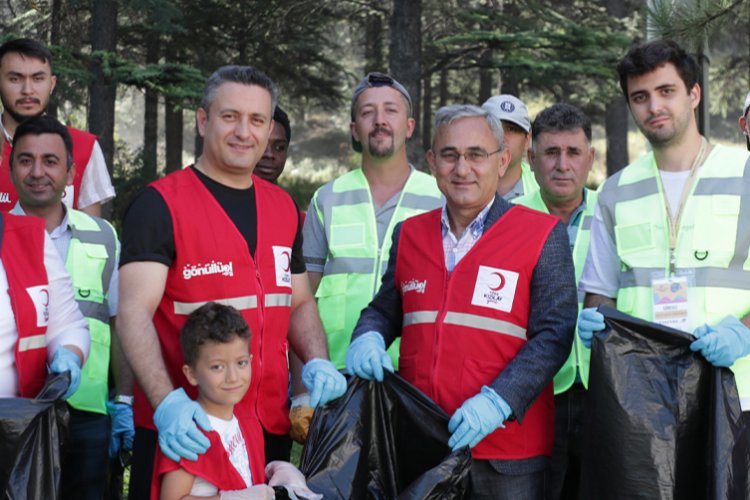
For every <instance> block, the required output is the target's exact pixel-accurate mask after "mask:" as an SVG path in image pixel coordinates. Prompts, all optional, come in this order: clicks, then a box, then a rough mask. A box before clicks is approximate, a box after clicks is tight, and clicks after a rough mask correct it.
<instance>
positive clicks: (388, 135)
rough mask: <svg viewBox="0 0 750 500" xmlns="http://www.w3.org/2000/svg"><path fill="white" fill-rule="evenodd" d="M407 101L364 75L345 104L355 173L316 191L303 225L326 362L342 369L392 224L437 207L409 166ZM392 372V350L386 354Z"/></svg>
mask: <svg viewBox="0 0 750 500" xmlns="http://www.w3.org/2000/svg"><path fill="white" fill-rule="evenodd" d="M411 116H412V101H411V96H410V95H409V92H408V91H407V90H406V88H405V87H404V86H403V85H401V84H400V83H399V82H398V81H396V80H395V79H393V78H392V77H391V76H389V75H386V74H384V73H378V72H373V73H369V74H368V75H367V76H365V77H364V78H363V79H362V80H361V81H360V82H359V84H358V85H357V87H356V88H355V89H354V94H353V95H352V102H351V134H352V147H353V148H354V150H355V151H357V152H359V153H362V164H361V168H357V169H354V170H352V171H351V172H348V173H346V174H344V175H342V176H341V177H339V178H337V179H335V180H333V181H332V182H329V183H328V184H326V185H325V186H323V187H321V188H320V189H318V191H317V192H316V193H315V195H314V196H313V199H312V201H311V202H310V208H309V210H308V211H307V218H306V219H305V226H304V231H303V235H304V242H303V253H304V256H305V264H306V265H307V271H308V274H309V276H310V283H311V286H312V288H313V290H314V291H315V292H316V293H315V297H316V299H317V301H318V310H319V311H320V319H321V320H322V322H323V328H324V329H325V331H326V336H327V337H328V348H329V350H330V356H331V361H333V363H335V364H336V366H337V367H338V368H343V367H344V356H345V354H346V349H347V347H348V346H349V342H350V340H351V335H352V330H353V329H354V325H355V323H356V322H357V319H358V318H359V314H360V312H361V311H362V309H364V308H365V306H367V304H368V303H369V302H370V300H371V299H372V297H373V296H374V295H375V292H377V290H378V288H379V287H380V279H381V277H382V276H383V273H384V272H385V269H386V267H387V265H388V255H389V249H390V246H391V235H392V233H393V228H394V227H395V226H396V224H397V223H399V222H401V221H402V220H404V219H406V218H407V217H410V216H412V215H415V214H419V213H422V212H426V211H428V210H432V209H434V208H436V207H439V206H440V204H441V195H440V191H439V190H438V188H437V185H436V183H435V179H434V178H432V177H431V176H429V175H427V174H425V173H422V172H419V171H418V170H416V169H415V168H414V167H413V166H411V165H409V160H408V158H407V154H406V142H407V140H408V139H409V138H410V137H411V135H412V133H414V126H415V121H414V119H413V118H412V117H411ZM390 354H391V361H392V363H393V365H394V367H396V368H398V346H394V348H393V349H391V351H390Z"/></svg>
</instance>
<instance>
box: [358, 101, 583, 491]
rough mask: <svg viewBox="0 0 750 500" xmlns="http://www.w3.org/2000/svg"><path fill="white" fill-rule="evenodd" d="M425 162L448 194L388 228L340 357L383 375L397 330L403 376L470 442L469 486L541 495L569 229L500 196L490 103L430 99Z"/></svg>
mask: <svg viewBox="0 0 750 500" xmlns="http://www.w3.org/2000/svg"><path fill="white" fill-rule="evenodd" d="M427 160H428V162H429V164H430V169H431V171H432V173H433V175H434V176H435V177H436V178H437V183H438V186H439V188H440V190H441V192H442V193H443V195H444V196H445V204H444V205H443V207H442V208H438V209H436V210H432V211H430V212H428V213H425V214H421V215H417V216H414V217H412V218H410V219H407V220H406V221H404V222H403V223H401V224H400V225H399V226H397V227H396V230H395V231H394V234H393V244H392V245H391V249H390V252H391V255H390V259H389V261H388V269H387V270H386V273H385V276H384V277H383V284H382V286H381V287H380V290H379V291H378V293H377V295H376V296H375V298H374V299H373V301H372V302H371V303H370V305H369V306H368V307H367V309H365V310H364V311H363V312H362V315H361V317H360V319H359V322H358V323H357V325H356V327H355V329H354V334H353V335H352V343H351V346H350V347H349V350H348V352H347V355H346V367H347V369H348V370H349V372H350V373H353V374H355V375H357V376H360V377H362V378H366V379H370V380H378V381H382V380H383V372H384V370H389V371H392V367H391V362H390V358H389V357H388V355H387V353H386V350H385V349H386V347H388V346H389V345H391V344H392V343H393V341H394V340H395V339H396V338H398V337H401V338H402V339H401V348H400V355H401V357H400V365H401V367H400V370H401V371H400V375H401V376H402V377H404V378H405V379H406V380H407V381H409V382H410V383H412V384H414V385H415V386H416V387H417V388H418V389H420V390H421V391H422V392H424V393H425V394H426V395H427V396H429V397H430V398H432V399H433V400H434V401H435V402H436V403H437V404H438V405H439V406H440V407H441V408H443V409H444V410H445V411H446V413H447V414H448V415H452V416H451V419H450V421H449V423H448V431H449V432H450V433H451V437H450V440H449V441H448V445H449V446H451V447H452V448H453V449H454V450H456V449H458V448H461V447H463V446H469V447H470V448H471V453H472V456H473V459H474V460H473V464H472V468H471V473H470V475H471V491H472V494H471V497H472V498H475V499H490V498H491V499H516V498H524V499H542V498H544V487H545V476H546V470H547V467H548V465H549V457H550V455H551V454H552V441H553V438H554V408H553V392H552V378H553V377H554V375H555V373H556V372H557V371H558V369H559V368H560V367H561V366H562V364H563V362H564V361H565V359H566V358H567V356H568V354H569V353H570V347H571V344H572V341H573V329H574V327H575V321H576V312H577V305H576V289H575V281H574V280H575V278H574V273H573V261H572V259H571V255H570V249H569V247H568V236H567V233H566V230H565V227H564V226H563V225H562V223H561V222H560V221H559V220H558V219H557V218H556V217H552V216H550V215H549V214H544V213H541V212H537V211H535V210H531V209H529V208H526V207H523V206H520V205H511V204H510V203H508V202H507V201H505V200H504V199H502V197H501V196H500V195H499V194H497V182H498V179H499V178H500V177H501V176H502V174H503V173H504V172H505V170H506V169H507V167H508V163H509V161H510V151H509V150H508V149H507V148H506V147H505V145H504V141H503V129H502V126H501V125H500V123H499V122H498V120H497V119H496V118H495V117H494V116H492V115H491V114H490V113H489V112H488V111H487V110H484V109H482V108H479V107H477V106H466V105H455V106H447V107H444V108H441V109H440V110H438V112H437V114H436V117H435V135H434V138H433V141H432V148H431V149H430V151H428V153H427Z"/></svg>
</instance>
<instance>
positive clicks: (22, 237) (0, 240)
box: [0, 213, 49, 398]
mask: <svg viewBox="0 0 750 500" xmlns="http://www.w3.org/2000/svg"><path fill="white" fill-rule="evenodd" d="M44 233H45V229H44V220H43V219H39V218H37V217H24V216H17V215H10V214H2V213H0V260H2V262H3V268H4V269H5V274H6V275H7V276H8V295H10V304H11V307H12V309H13V314H14V316H15V319H16V328H17V329H18V341H17V342H16V349H15V358H16V359H15V361H16V370H18V386H19V393H20V395H21V397H24V398H33V397H36V395H37V394H38V393H39V391H40V390H41V388H42V386H43V385H44V379H45V377H46V376H47V370H46V362H47V341H46V339H45V333H46V332H47V321H48V319H49V311H48V309H47V306H48V304H49V287H48V282H47V268H46V267H45V266H44Z"/></svg>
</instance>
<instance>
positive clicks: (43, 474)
mask: <svg viewBox="0 0 750 500" xmlns="http://www.w3.org/2000/svg"><path fill="white" fill-rule="evenodd" d="M69 383H70V378H69V375H68V374H67V373H64V374H60V375H54V376H50V377H48V378H47V381H46V383H45V385H44V387H43V388H42V390H41V392H40V393H39V395H37V397H36V399H29V398H0V487H2V490H0V491H4V492H5V496H4V497H3V498H9V499H12V500H15V499H18V500H55V499H57V498H59V494H58V486H59V484H60V447H61V442H60V441H61V438H62V436H63V434H64V433H65V432H66V429H67V425H68V420H69V413H68V407H67V405H66V404H65V402H64V401H62V400H61V399H60V398H62V396H63V395H64V394H65V391H66V390H67V389H68V385H69Z"/></svg>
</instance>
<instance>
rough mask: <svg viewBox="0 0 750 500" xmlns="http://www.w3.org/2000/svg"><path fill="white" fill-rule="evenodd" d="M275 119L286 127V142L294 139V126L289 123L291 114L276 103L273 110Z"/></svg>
mask: <svg viewBox="0 0 750 500" xmlns="http://www.w3.org/2000/svg"><path fill="white" fill-rule="evenodd" d="M273 121H275V122H277V123H278V124H279V125H281V126H282V127H284V135H285V136H286V142H291V140H292V126H291V125H290V124H289V115H287V114H286V111H284V110H283V109H281V106H279V105H278V104H277V105H276V109H275V110H274V111H273Z"/></svg>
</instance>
